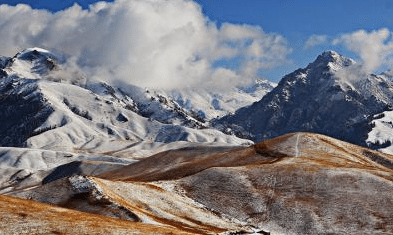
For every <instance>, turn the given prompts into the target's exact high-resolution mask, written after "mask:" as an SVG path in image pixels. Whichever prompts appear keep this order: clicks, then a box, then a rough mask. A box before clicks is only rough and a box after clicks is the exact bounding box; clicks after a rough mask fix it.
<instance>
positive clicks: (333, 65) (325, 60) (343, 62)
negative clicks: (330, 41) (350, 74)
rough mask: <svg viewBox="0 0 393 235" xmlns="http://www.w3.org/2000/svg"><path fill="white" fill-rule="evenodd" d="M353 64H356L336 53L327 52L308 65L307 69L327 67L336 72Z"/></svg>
mask: <svg viewBox="0 0 393 235" xmlns="http://www.w3.org/2000/svg"><path fill="white" fill-rule="evenodd" d="M354 63H356V62H355V61H354V60H353V59H351V58H349V57H346V56H343V55H341V54H339V53H338V52H336V51H332V50H328V51H324V52H323V53H322V54H320V55H319V56H318V57H317V59H316V60H315V61H314V62H312V63H311V64H309V65H308V68H314V67H327V68H329V69H331V70H333V71H337V70H339V69H341V68H343V67H347V66H350V65H352V64H354Z"/></svg>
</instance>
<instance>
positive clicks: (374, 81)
mask: <svg viewBox="0 0 393 235" xmlns="http://www.w3.org/2000/svg"><path fill="white" fill-rule="evenodd" d="M355 66H356V64H355V62H354V61H353V60H352V59H349V58H346V57H344V56H341V55H339V54H338V53H336V52H333V51H327V52H324V53H323V54H321V55H320V56H318V58H317V59H316V60H315V61H314V62H313V63H311V64H309V65H308V66H307V67H306V68H304V69H298V70H296V71H295V72H293V73H291V74H288V75H286V76H285V77H284V78H283V79H282V80H281V81H280V83H279V84H278V86H277V87H276V88H275V89H273V91H272V92H270V93H269V94H267V95H266V96H264V97H263V98H262V100H260V101H259V102H256V103H254V104H253V105H251V106H249V107H245V108H241V109H239V110H238V111H236V113H235V114H234V115H228V116H226V117H224V118H222V119H218V120H216V121H215V122H214V125H215V126H216V127H218V128H219V129H221V130H223V131H227V132H229V133H235V134H236V135H238V136H241V137H247V138H249V139H252V140H254V141H256V142H258V141H261V140H263V139H269V138H272V137H275V136H279V135H282V134H285V133H289V132H296V131H309V132H315V133H321V134H326V135H329V136H332V137H335V138H338V139H341V140H345V141H349V142H351V143H356V144H360V145H366V144H369V145H372V144H373V147H374V148H380V147H381V146H379V145H378V142H380V143H384V142H385V139H386V138H387V137H385V139H384V140H383V141H381V140H379V139H378V138H379V137H377V136H381V134H373V133H375V132H376V131H377V130H376V129H375V128H374V126H375V127H376V128H378V127H379V126H380V124H375V125H374V124H372V123H373V122H372V119H373V118H374V115H375V114H378V113H381V112H384V111H387V110H391V108H392V107H393V106H392V105H393V83H392V81H391V80H389V79H388V78H387V77H386V76H376V75H358V74H357V73H356V72H357V71H355V70H354V68H355ZM373 128H374V129H375V130H374V131H373ZM370 131H371V132H370ZM369 133H370V137H369ZM389 134H393V132H391V131H390V132H389Z"/></svg>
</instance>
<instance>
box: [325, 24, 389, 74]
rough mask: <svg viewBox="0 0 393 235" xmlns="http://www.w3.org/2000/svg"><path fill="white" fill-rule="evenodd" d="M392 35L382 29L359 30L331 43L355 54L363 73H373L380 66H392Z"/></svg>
mask: <svg viewBox="0 0 393 235" xmlns="http://www.w3.org/2000/svg"><path fill="white" fill-rule="evenodd" d="M391 36H392V33H391V32H390V31H389V30H388V29H386V28H382V29H379V30H374V31H371V32H367V31H365V30H359V31H356V32H352V33H348V34H344V35H342V36H341V37H339V38H336V39H334V40H333V41H332V43H333V44H334V45H337V44H343V45H344V46H345V47H346V48H347V49H349V50H351V51H352V52H355V53H356V54H358V55H359V57H360V59H361V64H362V69H363V70H364V72H367V73H371V72H375V71H376V70H377V69H378V68H381V67H382V66H390V67H391V66H392V62H393V60H392V59H393V40H392V38H391Z"/></svg>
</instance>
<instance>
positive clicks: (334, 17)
mask: <svg viewBox="0 0 393 235" xmlns="http://www.w3.org/2000/svg"><path fill="white" fill-rule="evenodd" d="M74 2H77V3H78V5H80V6H81V7H82V9H89V4H92V3H94V2H95V1H94V0H85V1H83V0H78V1H72V0H62V1H53V0H48V1H42V0H33V1H27V0H22V1H14V0H11V1H10V0H7V1H0V3H2V4H8V5H11V6H15V5H16V4H18V3H24V4H28V5H30V6H31V7H32V8H33V9H47V10H49V11H50V12H48V13H43V11H42V10H41V11H38V12H36V11H34V10H33V9H30V10H24V12H25V14H27V15H28V14H31V15H37V14H42V15H43V16H44V18H45V19H47V20H46V21H45V20H44V21H42V20H41V17H32V20H31V23H32V24H37V25H38V24H39V25H40V27H38V26H37V28H39V30H38V31H37V29H34V30H35V31H34V30H33V31H34V32H33V31H32V32H30V34H29V35H27V33H26V32H24V31H22V29H24V27H27V26H23V27H22V26H21V27H19V26H18V27H14V28H12V30H15V28H16V30H19V29H21V32H20V33H19V34H22V35H25V34H26V35H25V36H23V39H20V37H21V36H19V35H14V36H13V37H11V36H8V34H7V36H6V37H5V38H4V37H2V38H3V41H4V40H6V39H7V37H8V38H9V40H14V41H16V42H14V43H13V44H7V43H6V45H4V46H3V47H0V53H7V50H6V49H4V48H5V47H6V46H9V47H12V46H14V47H15V48H18V49H20V48H21V47H23V46H25V45H26V46H31V45H32V44H33V43H38V44H40V45H37V46H47V47H59V49H61V50H65V49H68V48H70V53H74V51H76V50H82V51H84V53H82V54H83V56H80V57H79V58H78V59H79V62H80V61H82V62H83V61H84V62H85V63H86V64H89V65H94V66H96V65H100V66H103V63H104V62H103V61H96V59H95V57H97V56H101V55H106V53H109V54H111V53H112V54H113V53H115V52H119V51H124V52H126V53H139V54H141V53H142V54H145V55H146V56H145V57H143V58H139V57H138V58H136V57H135V58H134V57H133V58H129V57H127V56H124V55H123V56H120V57H124V58H121V59H122V61H124V60H127V61H129V62H128V64H127V66H128V67H130V66H131V67H133V68H134V69H135V70H134V71H136V73H137V74H136V75H135V77H138V76H139V78H133V79H137V80H138V79H139V80H141V78H140V77H143V76H149V77H158V76H161V73H160V71H161V70H162V69H164V68H165V67H171V66H172V67H173V69H172V70H170V71H169V70H168V71H165V72H164V73H163V77H165V76H166V77H168V78H171V77H179V78H177V79H178V80H179V81H180V80H181V77H184V76H193V78H192V79H194V80H198V79H199V78H200V77H209V78H215V79H221V78H222V79H223V78H224V77H226V76H229V77H233V78H234V80H239V79H241V78H244V77H246V76H250V77H253V76H261V77H264V78H267V79H270V80H272V81H275V82H277V81H278V80H279V79H280V78H281V77H282V76H283V75H285V74H286V73H289V72H292V71H293V70H294V69H297V68H299V67H304V66H306V65H307V64H308V63H310V62H312V61H313V60H314V59H315V58H316V56H317V55H318V54H320V53H322V52H323V51H324V50H336V51H338V52H339V53H341V54H344V55H348V56H351V57H353V58H355V59H357V60H359V61H360V62H361V63H363V64H364V65H365V66H364V67H365V68H366V69H367V70H368V71H370V72H380V71H383V70H384V69H387V68H390V67H392V61H393V60H392V58H393V57H392V55H393V41H392V36H391V30H393V1H390V0H373V1H362V0H357V1H355V0H329V1H327V0H326V1H322V0H320V1H318V0H313V1H311V0H225V1H223V0H195V1H189V0H162V1H161V0H128V1H125V0H118V1H115V3H111V4H109V5H108V6H106V7H107V8H108V9H109V8H110V9H111V12H112V13H107V12H109V10H108V11H105V12H106V13H103V11H99V10H97V9H98V8H100V9H101V7H97V9H96V10H95V12H94V11H93V10H90V11H89V12H90V13H87V11H84V10H82V9H76V8H75V7H74V8H72V9H73V10H72V11H71V10H68V11H67V10H64V9H68V8H70V7H71V6H73V5H74ZM132 2H137V3H135V4H134V3H132ZM169 2H172V3H169ZM189 2H194V4H191V5H192V6H190V4H187V3H189ZM126 3H127V4H126ZM195 3H196V4H195ZM118 6H122V8H123V9H124V8H128V9H129V10H128V11H127V13H124V12H123V11H124V10H122V8H121V7H118ZM165 6H170V7H167V8H168V9H169V8H170V10H168V9H166V8H165ZM198 7H199V9H198ZM102 8H105V7H102ZM70 9H71V8H70ZM2 10H3V11H1V9H0V23H1V24H2V25H1V28H0V36H2V32H1V31H3V33H4V34H5V32H8V31H7V30H11V29H9V28H10V26H4V24H10V23H11V22H12V23H15V24H20V22H19V21H20V19H17V18H16V17H12V15H13V14H11V13H10V12H13V11H15V12H16V10H15V8H7V9H2ZM142 11H145V13H141V12H142ZM71 12H72V13H71ZM88 14H90V15H89V16H87V15H88ZM105 14H107V15H105ZM121 14H124V15H123V16H122V17H123V18H121V17H119V18H118V19H117V20H119V22H120V21H124V20H125V19H126V20H128V21H129V23H114V24H113V25H111V26H108V28H106V29H101V28H100V29H99V30H102V31H104V30H109V31H112V30H113V31H114V30H115V31H114V32H111V35H115V37H116V39H115V40H113V39H112V38H111V39H109V38H108V40H112V42H111V43H109V45H110V46H111V47H113V48H114V49H113V50H112V49H111V50H110V52H108V51H106V50H102V49H101V48H100V47H102V46H103V45H105V43H104V42H97V44H98V45H100V46H98V47H92V46H90V45H89V44H86V43H85V42H84V43H81V44H83V45H81V46H78V47H77V48H72V45H73V44H75V43H76V42H78V41H77V40H80V41H81V40H86V41H89V43H93V42H94V40H93V39H94V38H97V37H100V38H101V37H105V35H107V34H108V33H102V34H97V35H96V34H94V33H90V34H89V35H84V34H83V33H80V31H81V30H77V28H80V29H83V30H84V32H90V31H89V30H88V28H89V27H93V28H94V27H95V28H96V29H97V28H98V25H99V24H98V23H97V22H98V21H99V20H100V19H101V18H102V22H101V23H100V24H103V22H108V21H111V22H112V21H116V19H115V18H114V16H115V15H121ZM76 15H78V16H77V17H76ZM126 15H127V17H126ZM134 16H135V17H134ZM70 17H71V18H72V19H73V20H72V21H70V22H69V25H66V26H64V25H63V27H66V28H67V30H68V31H69V34H67V35H70V34H76V36H74V37H73V39H72V40H71V39H69V40H68V41H66V42H65V41H64V40H62V39H63V38H64V37H65V36H64V35H66V34H64V35H63V37H62V38H60V39H61V40H60V41H64V42H62V43H57V42H58V41H59V38H56V36H55V35H58V34H59V32H58V30H59V29H58V28H56V27H55V26H52V25H51V21H56V20H60V19H61V21H65V22H68V19H70ZM100 17H101V18H100ZM105 17H107V18H105ZM65 19H67V20H65ZM75 19H78V20H75ZM79 19H80V20H79ZM1 21H3V22H1ZM36 21H37V22H38V23H34V22H36ZM163 21H168V25H169V26H168V28H167V29H166V30H162V31H163V32H161V34H159V33H154V32H155V31H154V30H155V29H154V28H156V27H158V28H159V27H160V26H159V25H160V24H161V23H162V22H163ZM85 22H88V23H85ZM179 22H180V23H179ZM181 22H184V24H181ZM26 24H28V23H27V22H24V23H23V24H22V25H26ZM78 24H79V25H78ZM71 25H72V27H71ZM113 27H115V29H113ZM116 27H117V28H116ZM161 27H164V26H161ZM165 27H166V26H165ZM30 28H31V27H30ZM122 28H123V29H124V30H128V31H130V32H131V31H132V33H129V34H125V33H124V32H121V31H122ZM97 30H98V29H97ZM36 31H37V32H36ZM164 31H165V32H164ZM56 32H57V33H56ZM120 32H121V33H120ZM141 32H143V35H144V37H142V36H141V37H136V38H135V36H134V35H135V34H138V33H139V34H141ZM133 33H135V34H133ZM79 34H80V35H79ZM48 35H49V36H48ZM174 35H176V36H174ZM66 37H70V36H66ZM187 37H190V38H187ZM15 38H17V40H15ZM191 38H192V39H191ZM146 39H152V40H151V42H150V44H149V43H147V44H146V43H144V42H145V41H146ZM168 40H169V41H168ZM147 41H149V40H147ZM124 42H126V43H124ZM94 43H96V42H94ZM131 44H132V45H131ZM114 45H116V47H115V46H114ZM128 45H131V46H130V47H131V49H125V50H121V49H119V48H121V47H123V48H124V47H127V46H128ZM149 45H150V46H152V47H154V49H146V48H147V47H148V46H149ZM118 47H119V48H118ZM142 48H145V49H142ZM114 51H115V52H114ZM158 53H162V55H165V56H161V57H160V56H158ZM112 54H111V55H109V57H108V58H110V60H111V61H113V58H114V57H116V59H119V58H118V57H119V56H116V55H112ZM148 55H149V56H148ZM160 55H161V54H160ZM149 58H153V59H151V61H153V62H151V63H150V64H149V65H150V66H154V67H157V68H158V70H157V71H155V72H154V71H150V69H148V68H145V69H140V67H141V66H140V64H138V63H136V62H135V60H136V59H138V61H140V60H141V59H145V60H146V61H147V60H148V59H149ZM116 59H115V61H116ZM132 61H134V62H132ZM113 68H114V67H113ZM159 69H161V70H159ZM179 71H180V72H179ZM196 71H198V72H196ZM199 71H203V72H199ZM196 73H198V74H196ZM119 76H121V75H119ZM157 79H158V78H157ZM153 81H156V80H153ZM149 82H151V81H149Z"/></svg>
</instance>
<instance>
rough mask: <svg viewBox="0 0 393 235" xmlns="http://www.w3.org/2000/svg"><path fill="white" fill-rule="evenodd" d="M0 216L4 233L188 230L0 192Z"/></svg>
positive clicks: (113, 232) (149, 232) (178, 231)
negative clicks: (122, 218)
mask: <svg viewBox="0 0 393 235" xmlns="http://www.w3.org/2000/svg"><path fill="white" fill-rule="evenodd" d="M0 218H1V219H0V231H1V233H4V234H127V235H128V234H190V233H187V232H184V231H181V230H179V229H176V228H174V227H169V226H159V225H146V224H142V223H135V222H130V221H124V220H117V219H112V218H108V217H105V216H99V215H92V214H89V213H83V212H79V211H75V210H70V209H64V208H60V207H55V206H51V205H47V204H43V203H38V202H34V201H32V200H26V199H19V198H14V197H9V196H0Z"/></svg>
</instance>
